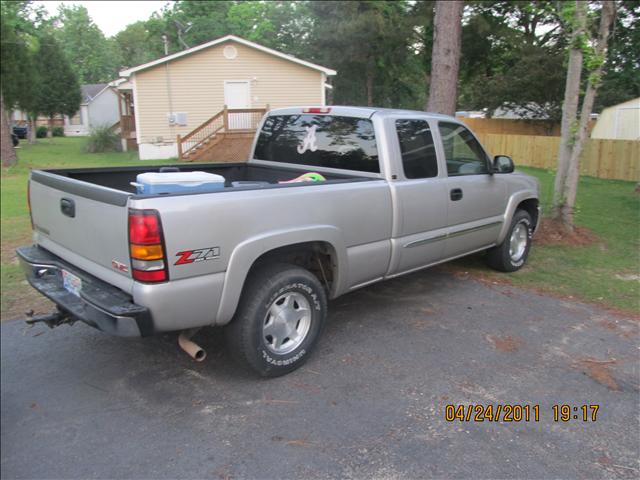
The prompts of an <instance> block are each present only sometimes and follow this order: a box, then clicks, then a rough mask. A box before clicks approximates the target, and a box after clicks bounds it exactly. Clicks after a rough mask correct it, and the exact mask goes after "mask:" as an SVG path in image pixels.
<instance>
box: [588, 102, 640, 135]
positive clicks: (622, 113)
mask: <svg viewBox="0 0 640 480" xmlns="http://www.w3.org/2000/svg"><path fill="white" fill-rule="evenodd" d="M591 138H608V139H613V140H640V97H638V98H634V99H633V100H629V101H627V102H624V103H620V104H618V105H614V106H612V107H609V108H605V109H604V110H602V113H601V114H600V116H599V117H598V122H597V123H596V126H595V127H594V128H593V130H592V131H591Z"/></svg>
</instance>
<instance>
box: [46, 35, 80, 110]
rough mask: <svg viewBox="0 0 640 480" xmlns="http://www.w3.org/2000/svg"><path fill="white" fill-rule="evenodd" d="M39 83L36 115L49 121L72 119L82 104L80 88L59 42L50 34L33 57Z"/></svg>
mask: <svg viewBox="0 0 640 480" xmlns="http://www.w3.org/2000/svg"><path fill="white" fill-rule="evenodd" d="M36 65H37V68H38V77H39V83H38V86H37V106H38V107H37V109H38V113H41V114H43V115H46V116H48V117H49V118H52V117H53V116H54V115H56V114H64V115H69V116H71V115H74V114H75V113H76V112H77V111H78V109H79V108H80V102H81V100H82V98H81V96H80V85H79V84H78V79H77V77H76V75H75V73H74V72H73V70H72V68H71V65H70V64H69V61H68V60H67V58H66V57H65V55H64V52H63V50H62V48H61V47H60V45H59V44H58V41H57V40H56V39H55V37H54V36H53V35H52V34H51V33H44V34H43V35H42V37H41V38H40V48H39V49H38V53H37V55H36Z"/></svg>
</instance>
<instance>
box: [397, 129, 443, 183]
mask: <svg viewBox="0 0 640 480" xmlns="http://www.w3.org/2000/svg"><path fill="white" fill-rule="evenodd" d="M396 132H397V133H398V142H399V143H400V152H401V153H402V168H403V169H404V175H405V177H407V178H431V177H437V176H438V159H437V157H436V147H435V145H434V144H433V137H432V136H431V129H430V128H429V122H427V121H426V120H396Z"/></svg>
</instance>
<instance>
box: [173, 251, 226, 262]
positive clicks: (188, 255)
mask: <svg viewBox="0 0 640 480" xmlns="http://www.w3.org/2000/svg"><path fill="white" fill-rule="evenodd" d="M176 257H180V258H179V259H178V261H177V262H176V263H174V265H185V264H187V263H194V262H202V261H203V260H214V259H216V258H220V247H209V248H199V249H197V250H185V251H184V252H178V253H176Z"/></svg>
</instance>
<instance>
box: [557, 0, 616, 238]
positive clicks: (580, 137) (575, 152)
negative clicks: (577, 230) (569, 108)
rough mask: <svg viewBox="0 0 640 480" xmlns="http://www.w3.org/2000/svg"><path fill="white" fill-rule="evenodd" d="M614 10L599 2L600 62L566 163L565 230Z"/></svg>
mask: <svg viewBox="0 0 640 480" xmlns="http://www.w3.org/2000/svg"><path fill="white" fill-rule="evenodd" d="M615 12H616V7H615V2H613V1H604V2H602V13H601V17H600V28H599V31H598V42H597V44H596V47H595V54H596V56H597V57H600V58H602V59H603V61H602V63H600V65H599V66H598V67H597V68H596V69H595V70H594V71H593V72H591V73H590V74H589V80H588V81H587V91H586V92H585V94H584V99H583V100H582V109H581V111H580V126H579V127H578V133H577V137H576V139H575V141H574V144H573V149H572V151H571V157H570V159H569V169H568V173H567V179H566V186H565V196H566V198H565V199H564V203H563V204H562V208H561V212H560V219H561V221H562V224H563V225H564V227H565V228H567V229H570V230H571V229H573V226H574V218H573V214H574V210H575V205H576V196H577V193H578V180H579V179H580V155H581V154H582V150H584V144H585V142H586V141H587V138H588V136H589V120H590V118H591V111H592V110H593V102H594V100H595V98H596V92H597V90H598V87H599V84H600V77H601V76H602V68H603V66H604V58H605V55H606V50H607V41H608V39H609V32H610V30H611V24H612V23H613V18H614V16H615Z"/></svg>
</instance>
